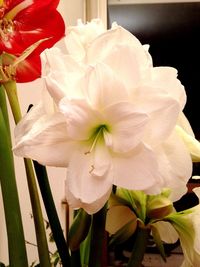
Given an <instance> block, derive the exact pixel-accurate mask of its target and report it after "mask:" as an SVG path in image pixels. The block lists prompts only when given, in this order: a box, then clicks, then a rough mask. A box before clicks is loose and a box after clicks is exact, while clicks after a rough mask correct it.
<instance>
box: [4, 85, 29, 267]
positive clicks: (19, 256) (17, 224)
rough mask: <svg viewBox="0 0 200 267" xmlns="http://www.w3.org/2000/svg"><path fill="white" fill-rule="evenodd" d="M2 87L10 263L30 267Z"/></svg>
mask: <svg viewBox="0 0 200 267" xmlns="http://www.w3.org/2000/svg"><path fill="white" fill-rule="evenodd" d="M2 89H3V88H2V87H0V136H1V138H2V140H3V142H0V184H1V189H2V197H3V204H4V212H5V218H6V228H7V236H8V249H9V265H10V266H12V267H18V266H23V267H28V259H27V253H26V246H25V238H24V232H23V225H22V218H21V212H20V204H19V197H18V191H17V185H16V178H15V170H14V161H13V154H12V148H11V137H10V131H9V126H8V124H9V122H8V113H7V107H6V99H5V93H4V91H3V90H2Z"/></svg>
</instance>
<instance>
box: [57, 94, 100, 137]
mask: <svg viewBox="0 0 200 267" xmlns="http://www.w3.org/2000/svg"><path fill="white" fill-rule="evenodd" d="M59 108H60V110H61V112H62V113H63V114H64V116H65V119H66V122H67V131H68V135H69V136H70V137H71V138H72V139H73V140H79V141H89V139H90V138H91V137H92V135H93V132H94V130H95V128H96V127H98V126H99V125H101V122H102V118H101V114H99V112H97V111H95V110H93V109H92V108H91V107H90V106H89V104H88V103H87V102H86V101H85V100H71V101H69V100H68V99H67V98H63V99H62V100H61V101H60V103H59Z"/></svg>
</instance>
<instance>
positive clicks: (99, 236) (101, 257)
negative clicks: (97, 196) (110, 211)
mask: <svg viewBox="0 0 200 267" xmlns="http://www.w3.org/2000/svg"><path fill="white" fill-rule="evenodd" d="M106 209H107V206H106V205H105V206H104V207H103V208H102V209H101V210H100V211H98V212H97V213H95V214H94V215H93V220H92V228H91V243H90V256H89V265H88V267H104V266H105V261H106V258H107V255H106V254H107V253H106V245H105V239H106V238H105V237H106V235H105V220H106Z"/></svg>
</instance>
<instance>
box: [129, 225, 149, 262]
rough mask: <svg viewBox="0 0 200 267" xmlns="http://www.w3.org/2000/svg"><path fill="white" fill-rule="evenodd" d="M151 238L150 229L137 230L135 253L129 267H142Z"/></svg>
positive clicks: (133, 252)
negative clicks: (149, 238)
mask: <svg viewBox="0 0 200 267" xmlns="http://www.w3.org/2000/svg"><path fill="white" fill-rule="evenodd" d="M148 237H149V229H148V228H140V227H138V228H137V231H136V239H135V243H134V246H133V251H132V254H131V257H130V259H129V262H128V264H127V267H141V266H142V260H143V257H144V253H145V250H146V246H147V241H148Z"/></svg>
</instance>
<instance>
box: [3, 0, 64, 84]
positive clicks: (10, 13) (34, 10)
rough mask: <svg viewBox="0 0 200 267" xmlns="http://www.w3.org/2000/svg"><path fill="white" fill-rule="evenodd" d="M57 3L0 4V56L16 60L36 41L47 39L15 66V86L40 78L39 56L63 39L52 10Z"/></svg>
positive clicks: (21, 0)
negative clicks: (9, 55) (9, 56)
mask: <svg viewBox="0 0 200 267" xmlns="http://www.w3.org/2000/svg"><path fill="white" fill-rule="evenodd" d="M58 3H59V0H4V1H2V0H0V53H2V52H3V51H4V52H7V53H9V54H12V55H15V56H20V54H21V53H22V52H23V51H24V50H25V49H26V48H27V47H29V46H31V45H32V44H34V43H36V42H37V41H38V40H40V39H44V38H49V39H48V40H47V41H44V42H43V43H41V44H40V45H39V47H38V48H37V49H36V50H35V51H34V52H33V54H31V55H30V56H29V57H28V58H27V59H26V60H25V62H24V63H21V64H20V65H19V67H18V69H17V74H16V80H17V81H18V82H26V81H30V80H34V79H35V78H38V77H40V73H41V63H40V59H39V54H40V53H41V52H42V51H43V50H44V49H45V48H49V47H51V46H53V45H54V44H55V43H56V42H57V41H58V40H59V39H60V38H61V37H63V35H64V32H65V25H64V21H63V19H62V17H61V15H60V14H59V12H58V11H57V10H56V8H57V6H58Z"/></svg>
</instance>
